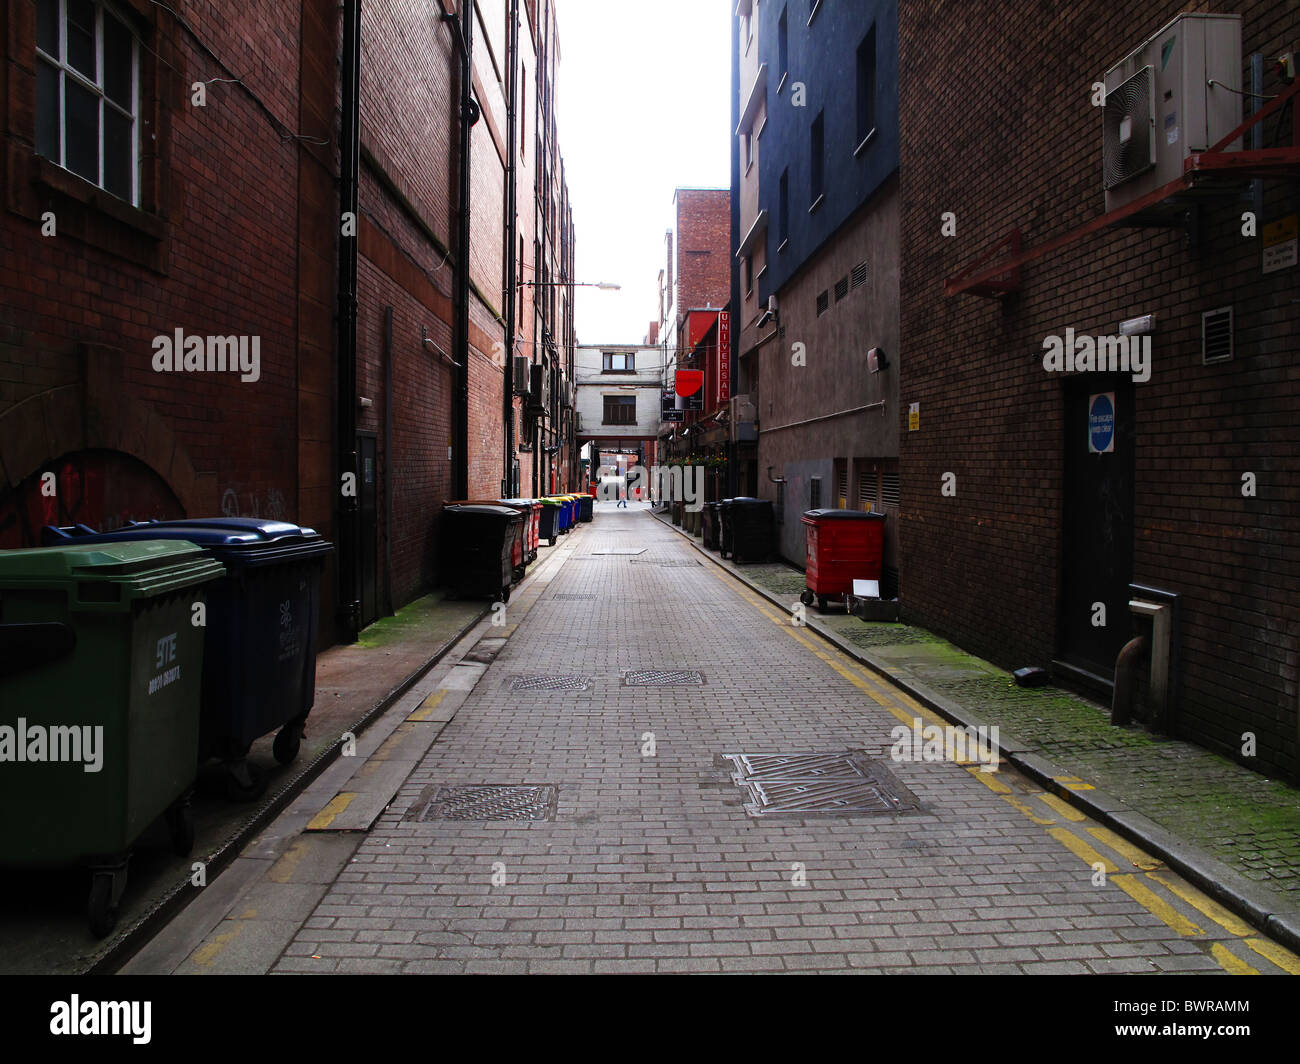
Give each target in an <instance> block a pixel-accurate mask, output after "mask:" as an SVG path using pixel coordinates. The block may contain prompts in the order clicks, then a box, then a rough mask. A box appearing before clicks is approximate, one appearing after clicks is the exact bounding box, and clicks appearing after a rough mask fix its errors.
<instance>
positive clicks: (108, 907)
mask: <svg viewBox="0 0 1300 1064" xmlns="http://www.w3.org/2000/svg"><path fill="white" fill-rule="evenodd" d="M118 875H121V876H122V878H123V879H125V877H126V871H125V869H123V870H122V871H121V872H120V873H114V872H113V871H112V870H111V869H104V870H102V871H101V870H95V871H93V872H91V874H90V899H89V900H88V901H87V902H86V921H87V922H88V923H89V924H90V933H91V934H92V935H94V936H95V937H96V938H104V937H105V936H107V935H108V934H109V932H111V931H112V930H113V928H115V927H116V926H117V902H116V901H115V900H114V897H113V895H114V894H115V893H116V894H117V895H118V896H119V897H120V896H121V892H120V891H114V890H113V886H114V880H115V879H116V878H117V876H118ZM124 885H125V884H124Z"/></svg>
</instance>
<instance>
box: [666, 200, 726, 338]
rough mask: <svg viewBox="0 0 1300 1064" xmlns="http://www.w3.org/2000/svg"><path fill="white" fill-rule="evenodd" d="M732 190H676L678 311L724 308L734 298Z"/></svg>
mask: <svg viewBox="0 0 1300 1064" xmlns="http://www.w3.org/2000/svg"><path fill="white" fill-rule="evenodd" d="M730 248H731V192H730V191H729V190H728V189H680V190H678V193H677V278H676V281H677V311H678V313H679V314H685V313H686V312H687V311H689V310H693V309H695V308H696V307H705V306H714V307H725V306H726V305H727V302H728V300H729V299H730V298H731V251H730Z"/></svg>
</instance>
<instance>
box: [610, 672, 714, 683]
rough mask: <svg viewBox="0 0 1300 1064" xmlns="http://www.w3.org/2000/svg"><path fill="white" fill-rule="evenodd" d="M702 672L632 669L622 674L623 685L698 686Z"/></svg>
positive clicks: (702, 676)
mask: <svg viewBox="0 0 1300 1064" xmlns="http://www.w3.org/2000/svg"><path fill="white" fill-rule="evenodd" d="M703 683H704V673H702V672H694V671H692V670H690V669H633V670H632V671H631V672H629V673H625V674H624V676H623V686H625V687H699V686H700V685H701V684H703Z"/></svg>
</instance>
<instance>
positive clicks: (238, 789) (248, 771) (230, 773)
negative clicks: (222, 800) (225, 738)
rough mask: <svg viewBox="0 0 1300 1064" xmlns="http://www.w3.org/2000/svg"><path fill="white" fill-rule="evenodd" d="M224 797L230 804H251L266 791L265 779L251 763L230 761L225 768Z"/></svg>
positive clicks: (260, 771) (259, 770)
mask: <svg viewBox="0 0 1300 1064" xmlns="http://www.w3.org/2000/svg"><path fill="white" fill-rule="evenodd" d="M225 769H226V797H227V798H228V799H229V800H230V801H232V802H251V801H253V800H254V799H256V798H260V797H261V796H262V792H264V791H265V790H266V777H265V776H264V775H263V774H262V770H261V769H259V768H258V767H257V766H256V765H254V764H253V763H252V762H251V761H247V760H241V761H231V762H227V764H226V766H225Z"/></svg>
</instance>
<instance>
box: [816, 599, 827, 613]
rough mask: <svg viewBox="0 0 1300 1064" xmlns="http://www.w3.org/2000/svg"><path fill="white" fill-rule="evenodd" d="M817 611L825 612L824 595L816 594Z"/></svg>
mask: <svg viewBox="0 0 1300 1064" xmlns="http://www.w3.org/2000/svg"><path fill="white" fill-rule="evenodd" d="M817 612H818V613H825V612H826V596H825V595H818V596H817Z"/></svg>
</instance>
